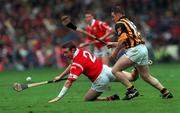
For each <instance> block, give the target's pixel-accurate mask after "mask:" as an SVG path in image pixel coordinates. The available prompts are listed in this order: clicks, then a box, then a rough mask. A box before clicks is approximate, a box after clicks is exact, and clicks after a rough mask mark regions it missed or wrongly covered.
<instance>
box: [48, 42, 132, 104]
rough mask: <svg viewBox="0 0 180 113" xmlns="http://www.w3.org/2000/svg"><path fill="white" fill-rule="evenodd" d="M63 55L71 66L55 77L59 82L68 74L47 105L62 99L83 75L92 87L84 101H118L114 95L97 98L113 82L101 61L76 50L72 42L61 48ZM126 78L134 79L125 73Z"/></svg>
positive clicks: (111, 76) (81, 50)
mask: <svg viewBox="0 0 180 113" xmlns="http://www.w3.org/2000/svg"><path fill="white" fill-rule="evenodd" d="M62 48H63V53H64V55H65V56H66V57H67V58H69V59H71V60H72V62H71V64H70V65H69V66H68V67H67V68H66V70H65V71H64V72H63V73H61V74H60V75H59V76H57V77H55V78H54V80H59V79H61V78H63V77H64V76H66V75H68V74H69V77H68V79H67V80H66V82H65V83H64V86H63V88H62V90H61V91H60V93H59V95H58V96H57V97H55V98H54V99H52V100H50V101H49V103H52V102H56V101H58V100H60V99H62V98H63V96H64V95H65V94H66V93H67V91H68V90H69V88H70V87H71V86H72V83H73V82H74V81H76V80H77V78H78V77H79V76H80V75H81V74H84V75H85V76H86V77H88V78H89V79H90V81H91V82H92V86H91V88H90V89H89V91H88V92H87V93H86V95H85V97H84V101H95V100H98V101H112V100H119V96H118V95H117V94H114V95H112V96H109V97H99V96H100V95H101V94H102V93H103V92H104V91H105V90H106V88H107V87H108V84H109V83H110V82H112V81H115V79H116V78H115V76H114V75H113V74H112V72H111V70H112V69H111V68H110V67H108V66H107V65H104V64H103V63H102V61H101V60H100V59H98V58H96V57H95V56H94V55H92V54H91V53H89V52H88V51H85V50H83V49H81V48H76V46H75V45H74V44H73V43H72V42H68V43H66V44H64V45H63V46H62ZM125 75H126V77H127V78H128V79H129V80H132V79H134V76H132V75H133V74H131V73H128V72H125Z"/></svg>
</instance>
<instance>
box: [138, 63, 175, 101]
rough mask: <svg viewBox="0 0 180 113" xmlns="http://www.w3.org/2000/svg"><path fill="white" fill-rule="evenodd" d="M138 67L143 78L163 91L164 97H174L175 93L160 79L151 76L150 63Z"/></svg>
mask: <svg viewBox="0 0 180 113" xmlns="http://www.w3.org/2000/svg"><path fill="white" fill-rule="evenodd" d="M137 69H138V71H139V74H140V75H141V77H142V79H143V80H144V81H146V82H147V83H149V84H150V85H152V86H153V87H155V88H156V89H158V90H159V91H160V92H161V94H162V97H163V98H173V95H172V94H171V93H170V92H169V91H168V90H167V89H166V88H165V87H164V86H163V85H162V84H161V83H160V82H159V80H158V79H156V78H155V77H153V76H151V74H150V73H149V66H148V65H144V66H137Z"/></svg>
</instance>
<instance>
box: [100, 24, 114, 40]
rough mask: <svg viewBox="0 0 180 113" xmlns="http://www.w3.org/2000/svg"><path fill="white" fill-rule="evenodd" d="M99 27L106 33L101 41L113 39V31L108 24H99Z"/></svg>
mask: <svg viewBox="0 0 180 113" xmlns="http://www.w3.org/2000/svg"><path fill="white" fill-rule="evenodd" d="M99 27H100V29H101V30H103V31H105V34H104V36H103V37H101V38H100V39H101V40H104V39H106V38H108V39H110V38H112V37H113V30H112V28H111V27H110V26H109V25H108V24H107V23H106V22H99Z"/></svg>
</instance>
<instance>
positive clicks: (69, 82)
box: [48, 80, 73, 103]
mask: <svg viewBox="0 0 180 113" xmlns="http://www.w3.org/2000/svg"><path fill="white" fill-rule="evenodd" d="M72 83H73V81H72V80H66V82H65V83H64V86H63V88H62V89H61V91H60V92H59V94H58V96H57V97H55V98H54V99H52V100H50V101H49V102H48V103H53V102H57V101H59V100H60V99H62V98H63V97H64V95H65V94H66V93H67V92H68V90H69V89H70V87H71V86H72Z"/></svg>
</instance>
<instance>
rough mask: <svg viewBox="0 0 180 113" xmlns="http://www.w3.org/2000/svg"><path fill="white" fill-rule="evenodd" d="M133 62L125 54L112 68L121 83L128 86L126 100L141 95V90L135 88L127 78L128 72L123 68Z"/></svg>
mask: <svg viewBox="0 0 180 113" xmlns="http://www.w3.org/2000/svg"><path fill="white" fill-rule="evenodd" d="M132 64H133V62H132V61H131V60H130V59H129V58H128V57H127V56H125V55H123V56H122V57H120V58H119V59H118V61H117V62H116V63H115V65H114V66H113V68H112V73H113V74H114V75H115V76H116V78H117V79H118V80H119V81H121V83H122V84H123V85H124V86H126V88H127V92H126V96H125V97H124V100H129V99H132V98H134V97H136V96H138V95H139V92H138V91H137V90H136V89H135V88H134V85H133V84H131V83H130V81H129V80H128V79H127V77H126V74H125V73H124V72H123V71H122V70H123V69H125V68H127V67H129V66H131V65H132Z"/></svg>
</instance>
